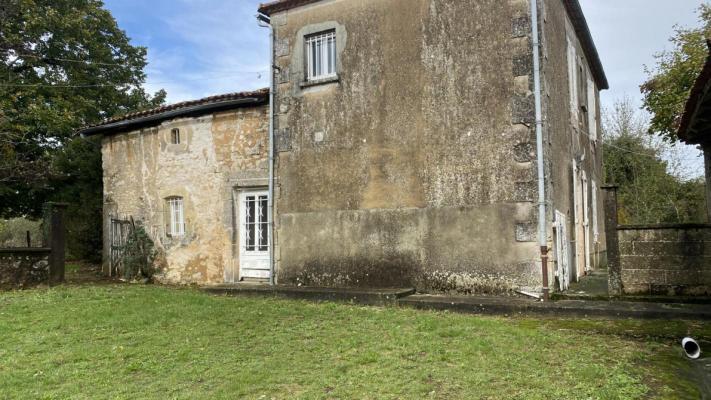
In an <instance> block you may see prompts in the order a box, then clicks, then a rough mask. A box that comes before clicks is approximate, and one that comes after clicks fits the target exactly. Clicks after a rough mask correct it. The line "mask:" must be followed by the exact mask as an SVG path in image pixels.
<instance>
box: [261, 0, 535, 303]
mask: <svg viewBox="0 0 711 400" xmlns="http://www.w3.org/2000/svg"><path fill="white" fill-rule="evenodd" d="M528 8H529V3H528V1H523V0H508V1H501V0H485V1H476V2H474V1H442V0H418V1H413V0H363V1H357V2H356V1H346V0H332V1H322V2H318V3H314V4H311V5H308V6H303V7H298V8H295V9H292V10H289V11H288V12H281V13H277V14H275V15H274V16H273V22H274V25H275V27H276V37H277V43H276V57H277V65H278V66H279V67H280V73H279V74H278V88H277V109H276V110H277V112H278V113H277V114H278V127H277V128H278V129H277V135H278V138H279V140H278V144H279V146H278V150H279V151H280V152H279V154H278V160H277V177H278V185H279V190H278V192H277V198H276V206H277V212H278V219H277V221H276V222H277V244H278V246H277V253H276V258H277V262H278V273H279V275H278V278H279V282H280V283H304V284H320V285H329V286H358V285H368V286H403V285H416V286H417V288H418V289H420V290H424V291H440V290H446V291H451V290H453V291H460V292H468V291H501V290H510V289H512V288H518V287H532V288H535V287H540V286H541V276H540V264H539V261H538V260H539V250H538V245H537V243H536V206H535V201H536V196H537V190H536V174H535V144H534V143H535V140H534V139H535V136H534V132H533V129H532V126H533V122H534V116H533V96H532V90H531V87H530V82H531V78H532V76H531V74H530V71H531V46H530V38H529V36H530V16H529V9H528ZM394 16H396V17H394ZM328 29H333V30H335V32H336V35H337V42H338V73H339V77H338V80H337V81H332V82H329V83H325V84H320V85H312V84H308V83H305V82H304V79H305V76H304V72H303V69H304V68H303V65H304V56H303V49H304V35H307V34H310V33H315V32H319V31H323V30H328Z"/></svg>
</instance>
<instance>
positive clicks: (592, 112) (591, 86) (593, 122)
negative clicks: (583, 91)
mask: <svg viewBox="0 0 711 400" xmlns="http://www.w3.org/2000/svg"><path fill="white" fill-rule="evenodd" d="M595 92H596V89H595V81H593V80H592V78H588V134H589V135H590V138H591V139H592V140H597V94H596V93H595Z"/></svg>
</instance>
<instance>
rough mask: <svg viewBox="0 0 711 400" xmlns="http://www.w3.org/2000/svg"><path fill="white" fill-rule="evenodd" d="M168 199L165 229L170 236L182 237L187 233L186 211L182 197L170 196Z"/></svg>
mask: <svg viewBox="0 0 711 400" xmlns="http://www.w3.org/2000/svg"><path fill="white" fill-rule="evenodd" d="M165 201H166V211H167V213H166V224H165V230H166V233H167V234H168V236H173V237H180V236H184V235H185V213H184V212H183V198H182V197H168V198H167V199H165Z"/></svg>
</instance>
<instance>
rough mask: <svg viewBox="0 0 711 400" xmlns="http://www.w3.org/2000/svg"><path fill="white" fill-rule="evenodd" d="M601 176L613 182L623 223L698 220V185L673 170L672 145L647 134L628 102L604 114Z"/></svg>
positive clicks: (701, 206)
mask: <svg viewBox="0 0 711 400" xmlns="http://www.w3.org/2000/svg"><path fill="white" fill-rule="evenodd" d="M603 121H604V123H603V132H604V144H605V152H604V169H605V180H606V182H611V183H614V184H616V185H618V186H619V191H618V210H619V215H618V217H619V219H620V222H621V223H623V224H648V223H679V222H702V221H704V218H705V208H704V205H705V199H704V183H703V181H702V180H701V179H700V178H697V179H693V180H685V179H683V177H682V176H681V174H679V173H676V171H675V170H674V167H675V166H676V165H678V160H676V159H675V158H676V157H677V153H675V152H674V147H673V144H670V143H668V142H667V141H664V140H661V139H659V138H658V137H655V136H650V135H648V133H647V132H648V131H649V126H648V123H647V121H646V120H645V118H644V117H643V116H642V115H640V113H639V111H638V110H637V109H636V108H635V107H634V106H633V105H632V103H631V102H630V101H629V100H623V101H619V102H617V103H615V105H614V107H613V108H612V109H611V110H606V111H605V115H604V120H603Z"/></svg>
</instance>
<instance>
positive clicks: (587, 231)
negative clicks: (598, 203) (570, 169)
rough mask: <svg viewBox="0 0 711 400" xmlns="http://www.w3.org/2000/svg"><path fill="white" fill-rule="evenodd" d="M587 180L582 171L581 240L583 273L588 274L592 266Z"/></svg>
mask: <svg viewBox="0 0 711 400" xmlns="http://www.w3.org/2000/svg"><path fill="white" fill-rule="evenodd" d="M588 196H589V192H588V178H587V175H586V174H585V171H583V213H584V214H583V229H584V230H585V231H584V234H583V238H584V239H585V253H584V254H583V256H584V257H585V272H590V270H591V269H592V266H591V265H590V204H589V203H588Z"/></svg>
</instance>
